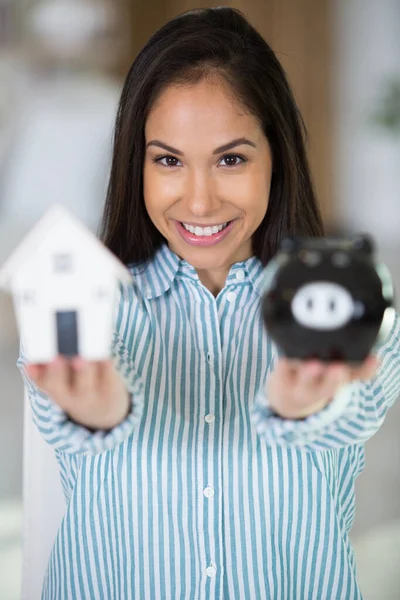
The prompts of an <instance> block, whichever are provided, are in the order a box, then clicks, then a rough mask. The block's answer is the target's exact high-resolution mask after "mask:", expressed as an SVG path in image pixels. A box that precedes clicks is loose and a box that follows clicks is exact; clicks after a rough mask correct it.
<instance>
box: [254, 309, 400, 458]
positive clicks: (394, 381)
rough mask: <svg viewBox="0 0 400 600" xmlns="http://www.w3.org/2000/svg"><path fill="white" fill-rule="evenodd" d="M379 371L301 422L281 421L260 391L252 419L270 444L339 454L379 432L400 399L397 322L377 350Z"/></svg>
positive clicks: (348, 387)
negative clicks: (388, 411)
mask: <svg viewBox="0 0 400 600" xmlns="http://www.w3.org/2000/svg"><path fill="white" fill-rule="evenodd" d="M376 353H377V357H378V359H379V361H380V367H379V369H378V371H377V373H376V375H375V376H374V377H373V378H372V379H370V380H369V381H354V382H352V383H351V384H348V385H346V386H344V387H343V388H342V389H340V390H339V392H338V393H337V394H336V395H335V396H334V398H333V400H332V401H331V402H330V403H329V404H328V405H327V406H326V407H325V408H323V409H322V410H320V411H319V412H316V413H315V414H312V415H311V416H309V417H307V418H305V419H302V420H294V419H284V418H280V417H279V416H277V415H276V414H274V413H273V412H272V410H271V408H270V407H269V406H268V399H267V396H266V394H265V392H264V391H260V392H259V394H258V395H257V397H256V399H255V402H254V405H253V406H252V408H251V419H252V422H253V424H254V426H255V427H256V430H257V432H258V434H259V435H260V436H261V437H262V438H263V439H264V440H265V441H266V442H267V443H269V444H278V445H295V446H299V447H302V448H305V449H307V450H310V451H319V450H330V449H339V448H342V447H344V446H348V445H352V444H357V443H363V442H365V441H366V440H368V439H369V438H370V437H371V436H372V435H374V433H376V432H377V431H378V429H379V428H380V426H381V425H382V423H383V421H384V419H385V416H386V412H387V410H388V408H389V407H390V406H391V405H392V404H393V403H394V401H395V400H396V398H397V397H398V395H399V393H400V318H399V316H398V315H397V314H396V315H395V319H394V322H393V324H392V327H391V330H390V333H389V334H388V336H387V337H386V339H385V340H384V341H383V342H381V343H380V345H379V346H378V348H377V351H376Z"/></svg>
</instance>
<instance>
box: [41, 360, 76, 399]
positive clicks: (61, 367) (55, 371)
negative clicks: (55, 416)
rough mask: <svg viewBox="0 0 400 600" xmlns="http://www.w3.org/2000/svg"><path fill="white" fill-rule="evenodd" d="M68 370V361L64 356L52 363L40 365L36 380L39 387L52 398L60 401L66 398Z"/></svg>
mask: <svg viewBox="0 0 400 600" xmlns="http://www.w3.org/2000/svg"><path fill="white" fill-rule="evenodd" d="M66 370H67V365H66V361H65V359H64V358H63V357H62V356H57V358H56V359H55V360H53V361H51V362H50V363H47V364H44V365H40V369H39V374H38V377H37V379H36V381H37V385H38V387H39V388H40V389H41V390H43V391H44V392H45V393H46V394H48V395H49V396H51V397H55V398H57V399H58V398H59V397H61V396H65V394H66V393H67V391H68V387H67V374H66Z"/></svg>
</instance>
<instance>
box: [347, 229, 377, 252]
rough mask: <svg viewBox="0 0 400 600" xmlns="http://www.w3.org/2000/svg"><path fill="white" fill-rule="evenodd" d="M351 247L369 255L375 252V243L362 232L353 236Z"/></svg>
mask: <svg viewBox="0 0 400 600" xmlns="http://www.w3.org/2000/svg"><path fill="white" fill-rule="evenodd" d="M352 242H353V248H354V249H355V250H358V251H360V252H364V253H365V254H368V255H369V256H371V255H372V254H373V253H374V252H375V243H374V240H373V239H372V237H371V236H370V235H368V234H366V233H362V234H359V235H356V236H354V237H353V240H352Z"/></svg>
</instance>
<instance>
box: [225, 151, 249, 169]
mask: <svg viewBox="0 0 400 600" xmlns="http://www.w3.org/2000/svg"><path fill="white" fill-rule="evenodd" d="M221 160H225V161H226V164H225V165H223V166H224V167H237V166H238V165H240V164H241V163H245V162H246V161H247V158H245V157H244V156H241V155H240V154H225V156H223V157H222V158H221ZM237 160H239V161H240V162H237Z"/></svg>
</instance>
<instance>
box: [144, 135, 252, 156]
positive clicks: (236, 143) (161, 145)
mask: <svg viewBox="0 0 400 600" xmlns="http://www.w3.org/2000/svg"><path fill="white" fill-rule="evenodd" d="M243 144H246V145H248V146H252V147H253V148H257V146H256V144H255V143H254V142H251V141H250V140H248V139H247V138H245V137H241V138H237V139H236V140H232V141H231V142H228V143H227V144H224V145H223V146H219V148H215V150H213V154H221V152H226V151H227V150H232V148H235V147H236V146H241V145H243ZM149 146H158V147H159V148H163V150H166V151H167V152H171V153H172V154H177V155H178V156H183V152H181V151H180V150H177V149H176V148H173V147H172V146H168V144H164V142H161V141H160V140H151V141H150V142H148V144H147V145H146V148H148V147H149Z"/></svg>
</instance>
